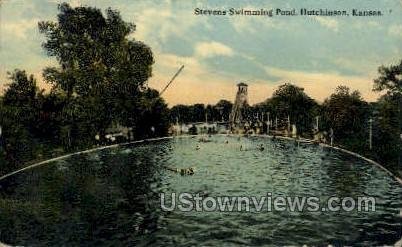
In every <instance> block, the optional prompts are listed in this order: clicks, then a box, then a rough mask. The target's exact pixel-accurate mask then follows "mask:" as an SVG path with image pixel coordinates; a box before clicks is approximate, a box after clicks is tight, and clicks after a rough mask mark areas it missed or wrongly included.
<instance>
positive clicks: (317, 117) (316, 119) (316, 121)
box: [315, 116, 320, 131]
mask: <svg viewBox="0 0 402 247" xmlns="http://www.w3.org/2000/svg"><path fill="white" fill-rule="evenodd" d="M319 118H320V117H319V116H316V117H315V126H316V128H317V131H318V130H319V126H318V119H319Z"/></svg>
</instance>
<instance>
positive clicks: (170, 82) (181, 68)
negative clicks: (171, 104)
mask: <svg viewBox="0 0 402 247" xmlns="http://www.w3.org/2000/svg"><path fill="white" fill-rule="evenodd" d="M183 69H184V65H182V66H181V67H180V69H179V70H178V71H177V72H176V74H174V76H173V77H172V79H170V81H169V83H168V84H167V85H166V87H165V88H164V89H162V91H161V92H160V93H159V96H161V95H162V94H163V93H164V92H165V91H166V89H167V88H168V87H169V86H170V84H172V82H173V81H174V79H176V77H177V76H178V75H179V74H180V72H181V71H182V70H183Z"/></svg>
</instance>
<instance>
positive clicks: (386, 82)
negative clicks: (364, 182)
mask: <svg viewBox="0 0 402 247" xmlns="http://www.w3.org/2000/svg"><path fill="white" fill-rule="evenodd" d="M378 73H379V77H378V78H377V79H375V80H374V88H373V91H377V92H385V93H386V94H385V95H383V96H382V97H381V98H380V99H379V100H378V108H377V112H378V117H377V118H376V120H377V121H376V123H377V128H376V129H377V130H378V132H379V134H378V135H377V136H376V139H375V141H376V143H377V145H378V148H379V149H380V150H377V153H378V155H379V157H380V159H381V160H382V161H384V162H387V163H389V164H397V163H399V168H398V169H399V172H400V173H401V174H402V140H401V133H402V60H401V61H400V63H399V64H397V65H390V66H389V67H385V66H380V67H379V68H378ZM394 166H396V165H394Z"/></svg>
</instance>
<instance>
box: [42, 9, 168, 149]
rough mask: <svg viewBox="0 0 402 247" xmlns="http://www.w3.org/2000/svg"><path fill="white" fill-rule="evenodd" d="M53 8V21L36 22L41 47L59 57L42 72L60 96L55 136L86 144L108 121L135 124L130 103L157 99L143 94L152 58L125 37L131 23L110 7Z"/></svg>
mask: <svg viewBox="0 0 402 247" xmlns="http://www.w3.org/2000/svg"><path fill="white" fill-rule="evenodd" d="M59 11H60V12H59V14H58V16H57V22H52V21H44V22H40V23H39V30H40V32H41V33H43V34H44V35H45V36H46V38H47V40H46V42H45V43H43V47H44V49H45V50H46V51H47V53H48V55H50V56H54V57H56V58H57V60H58V62H59V67H48V68H46V69H45V70H44V71H43V75H44V78H45V80H46V81H47V82H48V83H50V84H52V85H53V91H54V92H59V93H61V94H65V95H66V103H65V105H64V109H63V112H64V113H63V114H62V115H63V117H64V119H63V122H64V124H65V125H64V126H63V130H62V131H61V133H62V134H61V135H62V136H64V137H65V138H67V139H68V141H67V142H66V143H68V146H74V145H73V144H71V141H73V142H74V140H79V141H80V142H81V143H82V144H83V145H88V144H90V143H91V141H92V140H93V137H94V136H95V134H97V133H100V136H101V137H102V136H104V133H105V130H106V128H107V127H109V126H110V125H111V124H112V122H120V123H125V124H130V127H131V126H133V127H135V128H136V129H138V128H139V127H140V126H142V123H143V120H142V119H141V116H142V115H135V114H136V108H143V107H145V106H143V105H141V104H149V103H146V102H144V99H148V100H152V101H158V99H154V98H152V99H149V98H147V97H146V95H148V94H149V93H150V90H149V89H147V85H146V83H147V80H148V78H149V77H150V76H151V74H152V64H153V63H154V59H153V54H152V51H151V49H150V48H149V47H148V46H147V45H145V44H144V43H142V42H139V41H135V40H134V39H130V38H129V35H130V34H131V33H133V32H134V31H135V25H134V24H132V23H127V22H125V21H123V20H122V18H121V16H120V14H119V12H117V11H115V10H111V9H110V8H109V9H107V10H106V14H105V16H104V15H103V14H102V12H101V11H100V10H99V9H97V8H92V7H76V8H72V7H70V6H69V5H68V4H66V3H63V4H61V5H59ZM154 96H155V95H154ZM157 97H159V95H158V96H157ZM159 101H160V99H159ZM150 114H152V113H150ZM158 114H159V113H157V115H158ZM162 115H163V114H162ZM159 116H161V115H160V114H159ZM159 120H160V121H162V120H163V119H159ZM136 125H138V126H136ZM85 139H87V140H85Z"/></svg>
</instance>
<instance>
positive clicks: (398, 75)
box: [373, 60, 402, 94]
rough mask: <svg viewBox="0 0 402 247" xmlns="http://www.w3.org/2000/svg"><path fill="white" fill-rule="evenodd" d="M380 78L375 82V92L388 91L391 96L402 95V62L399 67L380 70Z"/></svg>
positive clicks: (380, 68)
mask: <svg viewBox="0 0 402 247" xmlns="http://www.w3.org/2000/svg"><path fill="white" fill-rule="evenodd" d="M378 73H379V74H380V76H379V77H378V78H377V79H375V80H374V88H373V90H374V91H377V92H380V91H387V92H388V93H391V94H401V93H402V60H401V61H400V63H399V64H398V65H391V66H389V67H385V66H380V67H379V68H378Z"/></svg>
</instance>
